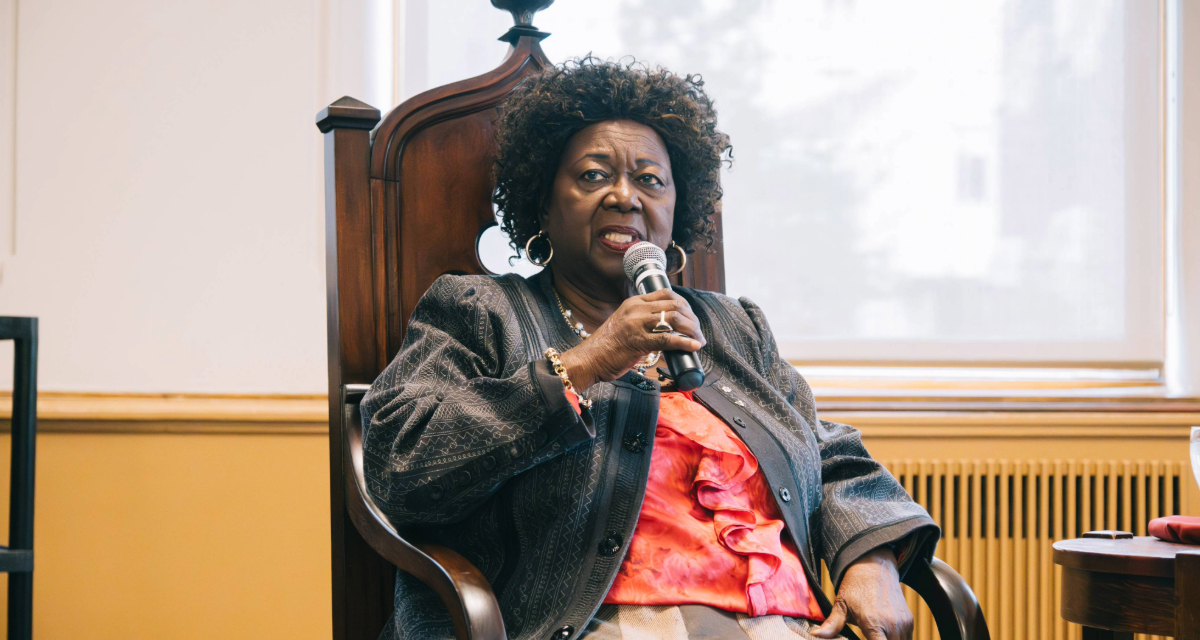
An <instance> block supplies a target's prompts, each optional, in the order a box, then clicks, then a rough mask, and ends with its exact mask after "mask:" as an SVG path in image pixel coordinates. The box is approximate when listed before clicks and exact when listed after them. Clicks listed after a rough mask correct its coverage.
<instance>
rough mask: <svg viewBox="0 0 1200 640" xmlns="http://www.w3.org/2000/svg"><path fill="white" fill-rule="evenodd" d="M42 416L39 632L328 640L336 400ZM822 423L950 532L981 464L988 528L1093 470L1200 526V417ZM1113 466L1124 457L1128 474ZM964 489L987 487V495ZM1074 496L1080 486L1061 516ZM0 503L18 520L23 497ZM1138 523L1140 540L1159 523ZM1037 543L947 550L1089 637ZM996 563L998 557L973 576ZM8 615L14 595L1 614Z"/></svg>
mask: <svg viewBox="0 0 1200 640" xmlns="http://www.w3.org/2000/svg"><path fill="white" fill-rule="evenodd" d="M893 404H894V403H893ZM39 410H40V413H41V418H42V421H41V423H40V429H41V433H40V435H39V437H38V468H37V472H38V473H37V514H36V522H35V526H36V542H35V544H36V570H35V574H34V575H35V587H34V596H35V603H34V607H35V613H34V616H35V623H34V624H35V627H34V628H35V635H36V637H38V638H42V639H51V638H89V639H90V638H98V639H107V638H114V639H115V638H120V639H127V638H147V639H155V640H157V639H175V638H180V639H183V638H289V639H306V638H313V639H316V638H321V639H324V638H328V637H330V632H331V623H330V595H329V584H330V568H329V513H328V509H329V498H328V475H327V474H328V471H327V469H328V466H327V465H328V453H327V451H328V449H327V441H326V428H325V424H324V420H325V415H326V414H325V405H324V400H323V399H321V398H318V397H290V398H289V397H268V398H251V397H224V398H222V397H213V396H206V397H198V396H132V395H129V396H91V395H81V394H43V395H42V397H41V398H40V400H39ZM2 411H3V409H0V415H3V413H2ZM822 417H824V418H826V419H830V420H836V421H839V422H846V423H849V424H853V425H855V426H858V427H859V428H860V429H862V431H863V434H864V440H865V442H866V443H867V446H868V448H869V449H870V450H871V452H872V454H873V455H874V456H875V457H876V458H878V459H880V460H883V461H884V462H885V464H887V465H888V466H889V468H891V469H892V470H893V471H894V472H896V473H897V475H898V476H900V478H901V480H902V482H904V483H905V486H906V487H907V488H909V490H910V491H912V492H913V493H914V495H915V497H916V498H917V499H918V500H919V501H922V503H923V504H926V505H927V506H928V507H929V508H930V511H931V512H933V513H934V515H935V517H937V518H938V519H939V521H940V522H943V523H944V524H945V523H946V522H947V518H950V519H951V520H956V519H958V518H961V517H964V515H965V516H966V517H968V518H974V517H975V515H974V513H973V512H972V511H971V508H970V504H968V508H966V509H965V510H963V509H958V508H957V506H956V505H957V502H956V500H958V499H961V495H962V494H961V489H960V492H959V493H957V494H956V493H955V492H954V490H953V487H954V484H955V478H959V480H958V482H959V486H960V487H961V483H962V478H964V477H967V478H975V477H977V476H978V473H979V471H980V469H981V468H982V470H983V473H984V475H985V476H986V478H988V479H990V481H991V482H992V486H993V487H994V488H995V493H996V496H997V497H1000V492H1001V491H1002V490H1003V487H1009V491H1010V493H1009V494H1008V497H1007V498H1005V500H1003V501H1002V502H1003V504H1005V505H1008V504H1012V505H1017V506H1019V507H1021V508H1020V509H1014V508H1009V509H1008V510H1007V512H1005V511H1004V510H1003V509H1001V506H1000V505H1001V501H992V505H993V507H994V508H995V509H996V510H997V511H996V513H995V514H993V516H992V517H994V518H1003V517H1007V518H1008V521H1007V523H1000V524H1001V529H1005V528H1006V527H1009V528H1011V527H1015V523H1016V522H1017V520H1016V519H1017V518H1020V519H1021V520H1020V522H1022V523H1026V524H1027V523H1029V522H1032V521H1034V520H1035V519H1039V518H1042V517H1043V513H1042V511H1041V509H1042V505H1048V506H1049V507H1050V508H1049V509H1048V510H1047V511H1046V514H1045V517H1046V518H1048V519H1049V518H1054V517H1056V516H1055V514H1054V513H1053V509H1052V507H1053V505H1052V504H1049V503H1048V501H1042V502H1039V501H1038V500H1034V501H1033V502H1032V503H1030V501H1029V495H1030V493H1029V492H1030V489H1029V486H1030V485H1029V484H1027V483H1028V482H1029V480H1028V478H1030V477H1033V478H1035V480H1034V482H1033V484H1032V487H1033V489H1035V490H1036V492H1037V495H1038V496H1040V495H1041V492H1042V491H1043V490H1046V491H1050V490H1053V489H1054V487H1055V484H1054V483H1053V482H1049V483H1046V484H1040V482H1041V479H1042V478H1043V477H1044V476H1045V475H1046V474H1047V473H1049V474H1050V475H1052V476H1054V475H1055V474H1058V473H1059V470H1060V468H1061V470H1062V473H1061V474H1059V476H1056V477H1061V478H1063V482H1062V483H1061V487H1063V488H1064V489H1065V488H1067V487H1069V486H1071V483H1070V482H1068V481H1067V478H1069V477H1076V476H1071V475H1069V474H1070V473H1073V472H1072V471H1070V470H1071V469H1072V468H1076V467H1077V468H1078V469H1079V470H1080V471H1079V473H1081V474H1083V475H1084V476H1086V475H1087V473H1090V472H1088V471H1087V464H1088V462H1087V461H1091V464H1093V465H1094V468H1095V469H1096V470H1097V472H1099V469H1101V468H1102V467H1103V465H1110V466H1108V467H1107V469H1109V471H1107V472H1105V473H1107V475H1104V473H1101V474H1100V478H1101V484H1102V487H1107V486H1108V485H1107V484H1106V483H1108V482H1110V479H1111V481H1112V482H1114V486H1116V487H1117V490H1116V491H1115V492H1109V493H1104V492H1103V491H1101V492H1100V493H1096V492H1095V491H1094V490H1092V491H1093V492H1092V494H1091V496H1092V502H1091V503H1089V504H1091V505H1093V506H1092V507H1091V508H1092V514H1093V515H1092V516H1091V517H1095V514H1097V513H1102V514H1103V517H1104V518H1106V520H1105V521H1104V525H1105V526H1109V523H1108V521H1107V518H1108V517H1109V515H1108V513H1109V511H1107V509H1108V504H1109V502H1108V501H1109V500H1110V496H1115V497H1116V498H1117V500H1118V501H1120V500H1125V497H1124V493H1123V492H1124V491H1126V490H1127V489H1126V488H1130V489H1128V490H1129V491H1130V492H1131V494H1133V493H1136V491H1137V490H1138V488H1139V486H1140V487H1142V488H1143V489H1144V490H1145V491H1146V492H1149V491H1151V490H1152V487H1153V486H1156V487H1158V491H1159V496H1158V498H1157V502H1156V504H1163V500H1164V496H1165V493H1166V492H1167V490H1166V489H1164V488H1163V487H1165V485H1163V484H1162V483H1161V482H1160V483H1155V484H1152V483H1151V482H1150V480H1149V478H1151V477H1155V476H1152V474H1153V473H1156V471H1155V470H1156V469H1162V472H1163V474H1164V475H1163V476H1161V477H1167V476H1168V475H1169V473H1177V474H1178V476H1179V480H1178V484H1179V489H1178V492H1177V494H1176V497H1175V498H1174V499H1176V500H1177V501H1178V504H1179V510H1180V511H1182V512H1184V513H1189V514H1192V515H1200V491H1198V490H1197V488H1196V486H1195V483H1194V482H1192V481H1191V475H1190V467H1189V466H1188V465H1187V462H1186V457H1187V426H1188V425H1190V424H1200V413H1184V412H1174V413H1171V412H1147V413H1139V412H1129V413H1114V412H1111V411H1097V412H1087V411H1080V412H1073V413H1066V412H1054V411H1022V412H1003V411H991V412H988V411H959V412H915V411H887V412H884V411H853V412H851V411H842V412H832V411H828V412H826V413H824V414H823V416H822ZM2 440H3V442H4V443H5V444H6V443H7V436H3V437H2ZM6 451H7V447H6V446H5V447H0V452H4V453H2V454H0V492H3V493H0V495H7V481H8V458H7V453H6ZM1072 460H1074V461H1077V462H1076V463H1075V466H1074V467H1073V466H1072V463H1071V462H1070V461H1072ZM1109 461H1117V466H1116V470H1117V473H1116V474H1115V475H1114V474H1113V472H1112V469H1113V467H1112V466H1111V463H1110V462H1109ZM1126 461H1128V465H1127V464H1126ZM1138 461H1145V464H1144V465H1143V466H1142V467H1139V466H1138ZM1156 465H1157V466H1156ZM1171 465H1174V466H1171ZM993 469H994V471H993ZM1127 469H1128V471H1129V475H1130V477H1144V478H1146V479H1147V480H1146V481H1145V483H1144V485H1139V484H1138V483H1137V482H1136V481H1134V482H1128V481H1126V480H1125V478H1126V476H1125V473H1126V470H1127ZM1143 470H1144V471H1145V474H1144V475H1139V474H1142V471H1143ZM956 474H957V475H956ZM1001 478H1024V479H1025V480H1023V484H1022V485H1021V486H1022V491H1023V493H1022V495H1023V496H1024V502H1022V501H1020V500H1015V499H1014V498H1013V491H1012V487H1014V486H1017V485H1016V484H1014V483H1013V481H1011V480H1009V481H1008V482H1001V481H1000V479H1001ZM934 479H937V482H934ZM947 481H948V482H949V483H948V484H947ZM987 481H988V480H986V479H985V481H984V484H982V485H979V486H986V482H987ZM922 485H923V486H924V487H925V490H924V491H923V490H922V489H921V487H922ZM1075 486H1077V487H1082V485H1079V484H1078V483H1075ZM1088 486H1089V487H1092V486H1093V485H1092V484H1089V485H1088ZM947 487H951V489H949V490H948V489H947ZM967 487H968V492H970V491H973V490H975V489H976V487H975V485H972V484H971V481H968V482H967ZM1106 490H1107V489H1106ZM1172 490H1173V489H1172ZM1098 495H1099V496H1103V500H1102V506H1103V507H1104V508H1103V509H1101V510H1099V511H1097V510H1096V507H1095V505H1096V504H1097V503H1096V502H1095V499H1096V496H1098ZM1147 495H1149V494H1147ZM1077 499H1078V492H1077V494H1076V496H1075V497H1071V496H1067V497H1065V498H1064V501H1063V502H1062V504H1063V505H1065V504H1067V502H1068V501H1069V500H1077ZM947 500H949V503H947ZM1039 500H1040V498H1039ZM1149 501H1150V498H1149V497H1147V498H1146V502H1147V504H1149ZM0 502H2V503H4V504H0V518H4V517H6V516H7V504H6V502H7V501H6V500H3V499H0ZM968 502H969V503H970V501H969V500H968ZM978 503H979V504H985V505H986V504H987V503H988V501H987V500H986V499H983V500H979V501H978ZM947 504H950V507H947ZM1031 504H1032V507H1033V508H1034V510H1035V514H1034V515H1033V516H1031V515H1030V512H1029V511H1028V509H1030V506H1031ZM1120 504H1129V501H1128V500H1127V501H1126V502H1121V503H1120ZM1134 504H1135V505H1136V502H1134ZM1065 512H1066V510H1065V509H1064V514H1065ZM1160 512H1165V511H1164V509H1162V508H1161V507H1160ZM1005 513H1007V516H1005V515H1004V514H1005ZM1112 513H1113V517H1120V518H1124V517H1125V513H1127V512H1125V511H1121V510H1120V509H1117V510H1114V511H1112ZM1129 513H1136V509H1135V511H1133V512H1129ZM1147 513H1151V512H1147ZM985 515H986V514H985V513H981V514H980V517H981V518H982V517H984V516H985ZM1060 515H1063V514H1060ZM1130 517H1131V518H1132V519H1131V521H1130V526H1131V527H1133V528H1135V529H1136V530H1138V531H1139V532H1140V529H1139V527H1141V526H1144V523H1143V522H1141V521H1139V520H1137V519H1136V518H1133V516H1132V515H1131V516H1130ZM996 522H998V523H999V521H998V520H996ZM1039 522H1040V520H1039ZM1088 522H1089V524H1091V522H1092V520H1090V519H1089V521H1088ZM1117 524H1118V525H1121V526H1123V525H1124V520H1118V521H1117ZM1025 526H1026V525H1022V527H1021V528H1022V530H1024V527H1025ZM1072 526H1075V527H1076V528H1079V527H1080V526H1082V525H1081V523H1079V522H1078V521H1076V522H1075V523H1074V525H1072ZM0 529H2V527H0ZM967 529H968V530H969V529H970V527H969V526H968V527H967ZM986 529H987V528H986V527H982V530H984V531H986ZM948 530H952V528H948ZM1071 530H1073V529H1071ZM1080 530H1082V529H1080ZM1038 531H1039V529H1037V527H1034V532H1035V537H1034V539H1033V540H1029V539H1028V538H1020V537H1012V536H1008V537H1002V536H997V537H996V538H995V540H993V541H991V542H989V539H988V538H986V537H983V538H980V539H979V541H978V542H977V541H975V540H973V539H972V538H971V536H970V535H967V536H965V537H964V536H962V535H961V534H959V535H951V537H950V538H949V539H948V540H947V542H946V543H943V545H942V546H941V547H940V549H939V554H940V555H941V556H942V557H943V558H944V559H946V560H947V561H949V562H950V563H951V564H954V565H956V567H957V568H959V569H960V571H962V572H963V573H964V575H966V576H967V578H968V579H969V580H970V581H971V582H972V585H973V586H974V588H975V590H976V592H977V593H979V594H980V596H981V598H982V599H983V603H984V608H985V612H986V613H987V615H988V618H989V624H990V626H991V629H992V635H993V637H994V638H997V640H1015V639H1019V638H1040V637H1046V638H1051V637H1053V638H1066V639H1067V640H1074V639H1076V638H1078V637H1079V635H1078V629H1077V628H1074V629H1073V630H1072V628H1068V627H1067V626H1066V625H1063V624H1061V622H1060V621H1059V618H1058V616H1057V599H1056V594H1055V593H1054V591H1053V588H1052V587H1049V588H1048V587H1046V586H1045V584H1046V582H1045V571H1044V568H1045V567H1046V566H1047V565H1046V564H1045V560H1044V558H1045V551H1044V547H1045V544H1047V541H1045V540H1043V539H1042V538H1040V537H1038V535H1037V534H1038ZM968 533H970V532H969V531H968ZM0 535H2V532H0ZM989 544H990V545H991V547H989V546H988V545H989ZM980 553H981V554H982V558H983V560H982V561H980V562H975V561H974V559H975V558H976V554H980ZM964 554H966V555H965V556H964ZM956 557H957V558H959V559H956ZM968 558H969V560H966V559H968ZM1035 559H1036V560H1037V564H1036V566H1035V565H1033V564H1031V562H1032V561H1033V560H1035ZM964 560H966V561H964ZM1004 567H1007V569H1004ZM1030 567H1035V569H1031V568H1030ZM2 585H3V581H2V580H0V589H2ZM1006 585H1007V586H1006ZM1022 585H1023V586H1022ZM1031 585H1033V586H1036V590H1035V589H1032V588H1030V586H1031ZM1006 588H1007V589H1008V591H1007V592H1006V591H1005V589H1006ZM993 594H995V595H993ZM1006 594H1007V595H1006ZM3 603H4V599H3V598H2V597H0V609H2V608H3ZM1047 628H1049V630H1050V631H1049V634H1048V635H1043V634H1045V633H1046V632H1045V630H1046V629H1047ZM933 633H934V632H933V630H932V628H931V626H930V624H929V620H928V613H927V612H919V613H918V635H917V637H918V638H930V637H933Z"/></svg>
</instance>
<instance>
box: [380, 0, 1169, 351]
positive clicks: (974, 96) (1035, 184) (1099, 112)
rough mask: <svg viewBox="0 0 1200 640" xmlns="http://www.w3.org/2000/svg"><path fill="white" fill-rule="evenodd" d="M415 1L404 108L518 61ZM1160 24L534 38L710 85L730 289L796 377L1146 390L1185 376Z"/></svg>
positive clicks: (474, 24) (903, 11)
mask: <svg viewBox="0 0 1200 640" xmlns="http://www.w3.org/2000/svg"><path fill="white" fill-rule="evenodd" d="M401 2H402V4H403V9H402V13H403V24H404V31H403V33H404V36H403V44H402V47H401V49H402V51H403V62H402V67H401V69H400V83H399V86H400V87H402V91H401V92H400V93H402V94H403V96H402V97H408V96H411V95H414V94H415V93H417V92H419V91H422V90H425V89H427V88H430V87H433V86H437V85H440V84H443V83H446V82H450V81H453V80H457V79H460V78H463V77H468V76H471V75H476V74H478V73H482V72H484V71H486V70H488V69H491V68H493V67H494V66H495V65H496V64H497V63H498V61H499V60H500V59H501V58H502V57H503V55H504V51H505V49H506V46H507V45H504V44H502V43H499V42H497V43H495V44H494V45H491V44H490V43H491V42H492V40H493V39H494V38H495V37H496V36H498V35H499V34H501V33H503V32H504V30H505V29H507V27H508V26H509V24H510V19H509V17H508V15H507V14H505V13H503V12H499V11H494V12H491V11H480V10H478V9H477V7H478V2H475V1H474V0H455V1H446V0H439V1H437V2H433V1H431V0H401ZM1159 12H1160V5H1159V3H1145V2H1120V1H1118V0H1103V1H1101V0H989V1H981V2H971V3H961V2H952V1H950V0H913V1H911V2H903V3H897V2H893V1H891V0H856V1H853V2H850V1H838V2H792V1H790V0H762V1H759V2H735V1H734V0H705V1H703V2H697V1H695V0H622V1H620V2H611V3H592V4H587V5H580V4H578V3H567V2H561V3H557V4H555V5H554V6H552V7H551V8H549V9H547V10H546V11H544V12H542V13H541V14H539V15H538V17H537V19H536V20H535V24H536V25H537V26H538V27H539V28H541V29H542V30H545V31H549V32H550V33H551V34H553V35H552V36H551V37H550V38H548V39H547V40H545V41H544V42H543V48H544V49H545V51H546V53H547V55H548V56H549V57H550V59H551V60H554V61H561V60H564V59H566V58H569V57H575V56H580V55H584V54H587V53H588V52H592V53H594V54H595V55H597V56H601V57H621V56H628V55H632V56H634V57H635V58H637V59H638V60H644V61H646V62H649V63H651V64H661V65H663V66H666V67H667V68H669V69H672V70H674V71H676V72H680V73H700V74H702V75H703V77H704V79H705V83H706V87H707V89H708V91H709V92H710V95H712V96H713V97H714V99H715V100H716V102H717V107H718V111H719V114H720V118H721V124H722V128H723V129H724V130H725V131H727V132H728V133H729V134H730V135H731V137H732V140H733V145H734V158H735V160H734V164H733V167H732V169H731V170H729V171H728V172H727V173H726V174H725V175H724V176H723V184H724V187H725V202H724V214H723V215H724V222H725V224H724V237H725V252H726V253H725V255H726V274H727V290H728V292H729V293H730V294H731V295H735V296H743V295H744V296H747V297H749V298H751V299H753V300H755V301H756V302H758V303H759V304H760V305H761V306H762V307H763V308H764V309H765V311H766V312H767V317H768V318H769V319H770V321H771V323H772V326H773V328H774V330H775V333H776V335H777V337H778V339H779V341H780V348H781V350H782V351H783V354H784V356H785V357H787V358H789V359H791V360H792V361H794V362H807V363H830V364H838V363H840V364H846V363H863V364H881V363H931V362H938V363H964V362H969V363H990V364H992V363H994V364H1030V363H1042V364H1048V365H1062V364H1070V365H1094V364H1107V365H1114V366H1119V367H1138V366H1157V365H1159V364H1161V363H1162V362H1163V359H1164V351H1165V345H1164V329H1163V326H1164V317H1165V312H1164V304H1165V299H1164V278H1165V274H1164V267H1163V260H1164V255H1163V249H1162V247H1163V244H1164V199H1163V190H1164V189H1163V176H1164V172H1163V168H1162V165H1163V157H1164V153H1165V146H1164V118H1163V106H1162V104H1163V87H1164V81H1163V70H1162V69H1161V65H1162V60H1163V46H1164V45H1163V38H1162V32H1163V24H1162V20H1163V18H1162V16H1161V15H1160V13H1159ZM481 43H483V44H481Z"/></svg>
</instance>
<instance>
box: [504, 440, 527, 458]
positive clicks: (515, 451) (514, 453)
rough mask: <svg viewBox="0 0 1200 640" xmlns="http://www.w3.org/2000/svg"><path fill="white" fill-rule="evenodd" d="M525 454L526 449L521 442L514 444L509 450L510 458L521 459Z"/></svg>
mask: <svg viewBox="0 0 1200 640" xmlns="http://www.w3.org/2000/svg"><path fill="white" fill-rule="evenodd" d="M523 453H525V447H523V446H521V442H520V441H517V442H514V443H512V445H511V446H510V447H509V448H508V456H509V457H510V458H513V459H516V458H520V457H521V454H523Z"/></svg>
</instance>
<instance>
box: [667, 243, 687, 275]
mask: <svg viewBox="0 0 1200 640" xmlns="http://www.w3.org/2000/svg"><path fill="white" fill-rule="evenodd" d="M671 249H674V250H676V251H678V252H679V268H678V269H676V270H674V271H671V272H668V273H667V275H669V276H673V275H676V274H678V273H682V272H683V269H684V267H686V266H687V252H685V251H684V250H683V247H681V246H679V245H677V244H675V241H674V240H672V241H671V244H669V245H667V251H670V250H671Z"/></svg>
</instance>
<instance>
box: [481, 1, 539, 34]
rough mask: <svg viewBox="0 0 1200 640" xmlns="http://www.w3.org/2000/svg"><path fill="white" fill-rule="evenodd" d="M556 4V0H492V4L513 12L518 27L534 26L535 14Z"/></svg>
mask: <svg viewBox="0 0 1200 640" xmlns="http://www.w3.org/2000/svg"><path fill="white" fill-rule="evenodd" d="M552 4H554V0H492V6H493V7H496V8H497V9H503V10H505V11H507V12H509V13H511V14H512V17H513V22H514V23H515V24H516V26H518V27H529V28H532V27H533V14H535V13H537V12H539V11H541V10H542V9H545V8H546V7H548V6H550V5H552Z"/></svg>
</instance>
